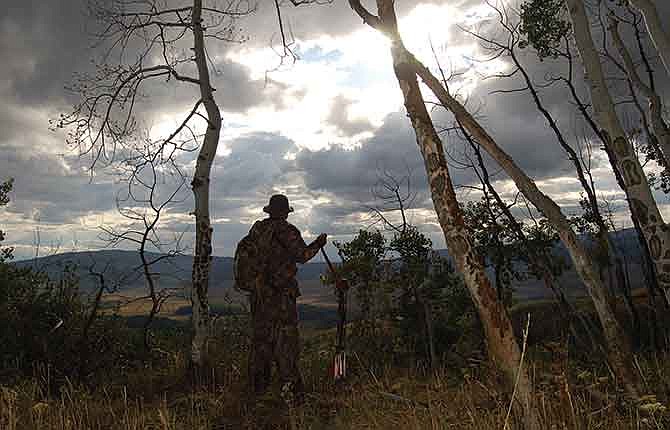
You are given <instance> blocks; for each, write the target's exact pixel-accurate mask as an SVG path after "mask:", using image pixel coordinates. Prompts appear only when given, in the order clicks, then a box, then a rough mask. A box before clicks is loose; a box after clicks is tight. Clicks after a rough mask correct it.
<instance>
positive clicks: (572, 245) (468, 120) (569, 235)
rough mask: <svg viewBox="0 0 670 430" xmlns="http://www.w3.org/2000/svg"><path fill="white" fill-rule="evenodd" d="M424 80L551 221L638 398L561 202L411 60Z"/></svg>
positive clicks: (626, 353)
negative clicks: (550, 195) (555, 200)
mask: <svg viewBox="0 0 670 430" xmlns="http://www.w3.org/2000/svg"><path fill="white" fill-rule="evenodd" d="M411 62H412V63H413V64H414V66H415V68H416V70H417V72H418V74H419V76H420V77H421V80H422V81H423V82H424V83H425V84H426V85H427V86H428V88H430V90H431V91H432V92H433V93H434V94H435V96H436V97H437V98H438V100H439V101H440V103H441V104H442V105H443V106H444V107H446V108H447V109H449V111H450V112H451V113H452V114H453V115H454V116H455V117H456V119H457V120H458V122H459V123H461V124H462V126H463V127H464V128H465V129H466V130H467V131H468V133H470V134H471V135H472V137H473V138H474V139H475V140H476V141H477V142H478V143H479V144H480V145H481V146H482V148H484V150H485V151H486V152H487V153H488V154H489V155H490V156H491V157H492V158H493V159H494V160H496V162H497V163H498V164H499V165H500V167H502V168H503V170H504V171H505V173H507V174H508V175H509V177H510V178H511V179H512V180H513V181H514V183H515V184H516V186H517V188H518V189H519V190H520V191H521V193H522V194H523V195H524V196H525V197H526V198H527V199H528V200H530V201H531V202H532V203H533V205H534V206H535V207H536V208H537V209H538V210H539V211H540V212H542V214H543V215H544V216H545V217H547V219H548V220H549V222H550V223H551V224H552V226H554V228H556V230H557V231H558V234H559V236H560V238H561V240H562V242H563V244H564V245H565V247H566V248H567V250H568V252H569V253H570V256H571V257H572V261H573V263H574V265H575V269H576V270H577V273H578V274H579V276H580V278H581V279H582V281H583V282H584V285H585V286H586V288H587V290H588V292H589V295H590V296H591V299H592V300H593V304H594V306H595V308H596V312H597V314H598V317H599V319H600V322H601V324H602V326H603V331H604V334H605V338H606V340H607V346H608V360H609V362H610V365H611V366H612V368H613V369H614V371H615V372H616V373H617V375H618V376H619V378H620V379H621V381H622V382H623V383H624V385H625V386H626V391H627V392H628V394H629V395H630V396H631V397H639V390H638V387H637V385H638V381H637V379H636V378H635V376H634V375H635V373H634V367H633V363H632V351H631V347H630V341H629V339H628V338H627V336H626V334H625V332H624V331H623V330H622V328H621V326H620V325H619V323H618V321H617V320H616V318H615V316H614V311H613V309H612V307H611V305H610V303H611V300H610V297H609V295H608V293H607V290H606V288H605V286H604V285H603V283H602V282H601V280H600V277H599V276H598V272H597V271H596V270H595V265H594V263H593V260H592V259H591V256H590V255H589V254H588V252H586V250H585V249H584V248H583V247H582V246H581V244H580V242H579V239H578V238H577V236H576V235H575V233H574V231H573V230H572V228H571V226H570V224H569V222H568V220H567V218H566V217H565V215H563V213H562V212H561V209H560V208H559V207H558V205H557V204H556V203H555V202H554V201H553V200H552V199H551V198H549V197H548V196H547V195H545V194H544V193H542V192H541V191H540V190H539V189H538V188H537V185H536V184H535V182H534V181H533V180H532V179H531V178H529V177H528V175H526V173H525V172H523V170H521V169H520V168H519V166H517V165H516V163H515V162H514V160H513V159H512V158H511V157H510V156H509V155H508V154H507V153H505V151H503V149H502V148H500V146H498V144H497V143H496V142H495V140H494V139H493V138H492V137H491V136H490V135H489V134H488V133H487V132H486V130H484V128H483V127H482V126H481V125H480V124H479V123H478V122H477V120H475V118H474V117H473V116H472V115H471V114H470V113H469V112H468V111H467V110H466V109H465V107H463V105H462V104H461V103H460V102H458V100H456V99H455V98H454V97H452V96H451V95H450V94H449V92H448V91H447V89H446V88H445V87H444V86H443V85H442V84H441V83H440V81H439V80H438V79H437V78H436V77H435V76H434V75H433V74H432V73H431V72H430V71H429V70H428V69H427V68H426V67H425V66H424V65H423V64H421V63H420V62H419V61H418V60H416V59H415V58H412V59H411Z"/></svg>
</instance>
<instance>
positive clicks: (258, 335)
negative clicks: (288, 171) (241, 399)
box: [249, 194, 326, 399]
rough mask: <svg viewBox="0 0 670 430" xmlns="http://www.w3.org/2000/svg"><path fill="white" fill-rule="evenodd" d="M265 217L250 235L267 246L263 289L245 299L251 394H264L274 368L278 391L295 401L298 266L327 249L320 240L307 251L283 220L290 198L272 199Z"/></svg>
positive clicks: (298, 385) (298, 383) (299, 384)
mask: <svg viewBox="0 0 670 430" xmlns="http://www.w3.org/2000/svg"><path fill="white" fill-rule="evenodd" d="M263 211H264V212H266V213H268V214H269V217H268V218H266V219H264V220H261V221H256V223H254V225H253V226H252V227H251V230H250V232H249V235H250V236H251V237H255V238H261V239H259V240H265V241H269V243H270V245H269V246H267V247H264V249H267V250H268V255H267V260H266V265H265V277H264V279H265V282H264V284H265V285H264V286H263V287H261V288H258V289H256V290H254V291H252V292H251V295H250V296H249V300H250V305H251V316H252V339H251V341H252V345H251V356H250V358H249V378H250V383H251V389H252V390H253V391H254V393H255V394H256V395H258V394H262V393H263V392H265V391H266V389H267V388H268V386H269V384H270V380H271V375H272V364H273V363H276V364H277V368H278V371H279V378H280V381H281V384H282V390H290V391H291V392H292V393H293V395H294V396H295V397H296V398H297V399H301V398H302V394H303V390H304V387H303V381H302V376H301V374H300V370H299V368H298V360H299V356H300V339H299V334H298V309H297V305H296V298H297V297H298V296H300V290H299V289H298V281H297V280H296V274H297V271H298V268H297V266H296V263H306V262H307V261H309V260H311V259H312V258H313V257H314V256H315V255H316V253H317V252H319V249H321V248H322V247H323V246H324V245H325V244H326V235H325V234H321V235H319V237H317V238H316V240H315V241H314V242H312V243H310V244H309V245H307V244H305V241H304V240H303V238H302V235H301V234H300V231H299V230H298V229H297V228H296V227H295V226H293V225H292V224H290V223H289V222H288V221H287V220H286V219H287V218H288V214H289V213H291V212H293V208H292V207H290V206H289V202H288V198H287V197H286V196H284V195H281V194H276V195H273V196H272V197H271V198H270V203H269V204H268V205H267V206H265V207H264V208H263Z"/></svg>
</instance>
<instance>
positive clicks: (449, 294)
mask: <svg viewBox="0 0 670 430" xmlns="http://www.w3.org/2000/svg"><path fill="white" fill-rule="evenodd" d="M337 247H338V249H339V250H340V255H341V256H342V257H343V260H344V264H343V266H342V270H343V273H344V275H345V276H346V277H348V278H349V280H351V281H353V282H352V287H353V289H354V291H355V295H356V298H357V299H358V300H357V303H358V304H359V306H360V310H361V313H362V315H361V319H360V320H359V321H357V322H356V323H355V324H353V327H352V330H351V333H350V336H349V339H348V342H349V346H350V347H351V348H352V349H353V350H355V351H356V352H357V353H358V354H359V355H360V356H362V357H363V358H364V359H367V360H368V361H369V362H370V363H377V364H379V363H383V362H388V361H394V362H398V361H407V360H410V361H416V360H417V359H418V360H420V361H426V362H428V361H430V359H431V357H430V343H429V339H430V338H431V337H432V339H433V348H434V352H435V354H436V355H437V357H440V356H442V355H443V354H444V353H446V352H447V351H448V350H449V349H450V348H452V347H453V345H454V344H455V343H457V342H459V340H460V339H461V337H462V335H463V334H464V333H469V332H470V328H471V327H473V326H474V325H475V324H473V322H474V315H475V313H474V307H473V305H472V301H471V299H470V295H469V294H468V291H467V289H466V288H465V286H464V284H463V282H462V280H461V278H460V276H459V275H458V274H456V273H455V270H454V268H453V266H452V265H451V263H450V262H449V261H448V260H447V259H445V258H442V257H440V256H439V255H438V254H437V253H436V252H434V251H433V250H432V243H431V241H430V239H428V238H427V237H426V236H425V235H424V234H423V233H421V232H420V231H419V230H418V229H417V228H416V227H414V226H410V225H408V226H406V227H405V229H404V230H403V231H400V232H396V233H395V234H394V235H393V237H392V239H391V240H390V241H389V242H388V243H387V241H386V240H385V238H384V236H383V235H382V234H381V232H379V231H375V232H366V231H360V232H359V234H358V235H357V236H356V237H355V238H354V239H353V240H352V241H351V242H347V243H340V244H337ZM433 364H436V363H433Z"/></svg>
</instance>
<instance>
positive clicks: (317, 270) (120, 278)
mask: <svg viewBox="0 0 670 430" xmlns="http://www.w3.org/2000/svg"><path fill="white" fill-rule="evenodd" d="M146 255H147V258H148V259H149V261H151V260H155V259H157V258H159V257H165V256H164V255H162V254H156V253H147V254H146ZM13 264H15V265H16V266H18V267H34V268H37V269H39V270H42V271H44V272H46V273H48V274H49V276H50V277H52V278H57V277H58V276H59V275H60V274H61V273H62V272H63V269H64V268H65V267H67V266H70V267H75V268H76V273H77V275H78V276H79V278H80V288H81V289H82V290H83V291H90V290H93V289H95V288H96V286H97V282H98V280H97V279H98V278H97V277H96V276H94V275H92V274H91V272H102V271H104V272H105V277H106V279H107V280H108V281H107V282H118V283H119V287H120V289H131V288H138V287H142V286H143V285H144V284H145V279H144V275H143V272H142V261H141V260H140V255H139V253H138V252H136V251H122V250H102V251H86V252H65V253H62V254H56V255H50V256H46V257H40V258H37V259H30V260H21V261H16V262H14V263H13ZM192 264H193V258H192V256H190V255H178V256H171V257H167V258H163V259H161V260H160V261H158V262H157V263H156V264H154V265H152V266H151V271H152V273H155V274H156V279H158V282H159V283H160V286H161V288H178V287H184V286H188V285H189V284H190V280H191V266H192ZM326 271H327V266H326V264H325V263H308V264H304V265H300V269H299V271H298V280H300V281H313V280H318V279H319V275H320V274H321V273H325V272H326ZM210 276H211V277H210V286H211V288H217V286H219V285H221V286H224V287H229V286H232V281H233V259H232V258H231V257H213V258H212V271H211V275H210Z"/></svg>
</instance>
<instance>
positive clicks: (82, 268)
mask: <svg viewBox="0 0 670 430" xmlns="http://www.w3.org/2000/svg"><path fill="white" fill-rule="evenodd" d="M612 240H613V242H614V243H615V245H616V246H617V247H618V248H619V250H620V253H621V254H622V255H623V256H624V257H625V259H626V261H627V262H628V263H629V272H630V273H629V276H630V279H631V281H632V283H633V287H636V286H641V285H642V271H641V269H640V267H641V265H640V260H641V257H640V256H641V251H640V244H639V242H638V240H637V235H636V234H635V231H634V230H632V229H628V230H623V231H620V232H617V233H613V234H612ZM587 244H588V242H587ZM438 252H439V253H440V254H441V255H443V256H448V255H449V253H448V251H447V250H439V251H438ZM147 255H148V257H149V258H150V259H156V258H158V257H160V256H161V254H152V253H148V254H147ZM554 255H555V256H556V258H564V259H566V261H569V256H568V255H567V251H566V250H565V248H564V247H563V246H562V244H560V245H557V246H556V247H555V249H554ZM13 264H15V265H16V266H19V267H29V266H32V267H35V268H38V269H40V270H43V271H46V272H47V273H48V274H49V275H50V276H51V277H52V278H57V277H58V276H59V275H60V273H62V271H63V269H64V268H65V267H66V266H68V265H70V266H73V267H76V273H77V274H78V276H79V278H80V288H81V290H82V291H84V292H90V291H92V290H94V289H95V288H96V287H97V285H98V284H97V282H98V281H97V278H96V277H95V276H93V275H91V273H90V271H94V272H101V271H103V270H105V276H106V281H107V283H108V285H109V284H113V283H114V282H118V283H119V288H120V289H135V288H142V287H143V286H144V285H145V280H144V277H143V275H142V272H141V260H140V257H139V253H137V252H135V251H122V250H102V251H91V252H67V253H62V254H56V255H52V256H46V257H40V258H37V259H32V260H22V261H17V262H14V263H13ZM191 265H192V257H191V256H190V255H182V256H174V257H170V258H165V259H162V260H160V261H159V262H158V263H156V264H155V265H153V266H152V272H154V273H156V274H157V275H156V278H157V279H158V282H159V285H160V287H161V288H184V287H188V286H189V285H190V278H191ZM327 271H328V267H327V265H326V264H325V263H320V262H317V263H308V264H304V265H300V267H299V270H298V280H299V281H300V283H301V285H302V290H303V296H305V297H303V300H306V301H310V296H312V295H315V296H322V295H323V294H324V289H323V287H322V286H320V285H319V276H320V275H321V274H322V273H326V272H327ZM559 281H560V283H561V284H562V286H563V288H564V290H566V291H567V292H568V294H570V295H582V294H584V292H583V286H582V284H581V281H580V280H579V279H578V277H577V275H576V273H575V271H574V270H571V271H568V272H567V273H565V274H564V275H563V276H562V277H561V279H560V280H559ZM232 285H233V259H232V258H230V257H213V260H212V272H211V278H210V289H211V291H212V292H213V293H214V294H216V293H221V292H223V291H226V290H229V289H232ZM516 290H517V292H516V295H517V296H518V298H519V299H540V298H546V297H550V296H551V294H550V293H549V292H547V291H545V289H544V287H543V286H542V285H541V284H540V282H538V281H536V280H534V279H530V280H526V281H522V282H520V283H519V284H518V285H517V288H516ZM314 299H315V300H316V297H314Z"/></svg>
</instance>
